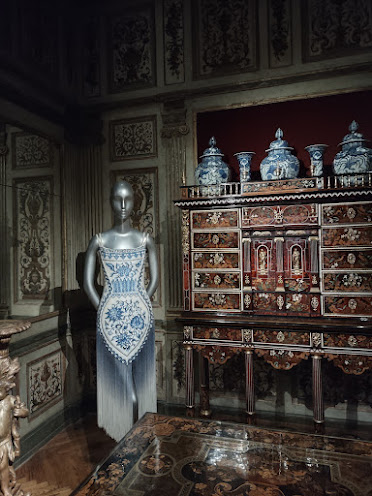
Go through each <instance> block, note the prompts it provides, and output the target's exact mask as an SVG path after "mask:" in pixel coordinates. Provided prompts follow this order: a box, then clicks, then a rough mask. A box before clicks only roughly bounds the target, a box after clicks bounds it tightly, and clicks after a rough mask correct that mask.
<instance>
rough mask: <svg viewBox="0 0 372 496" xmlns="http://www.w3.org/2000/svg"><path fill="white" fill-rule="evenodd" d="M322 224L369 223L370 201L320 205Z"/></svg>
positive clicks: (371, 218)
mask: <svg viewBox="0 0 372 496" xmlns="http://www.w3.org/2000/svg"><path fill="white" fill-rule="evenodd" d="M322 219H323V225H329V224H333V225H334V224H370V223H372V203H343V204H337V203H336V204H331V205H322Z"/></svg>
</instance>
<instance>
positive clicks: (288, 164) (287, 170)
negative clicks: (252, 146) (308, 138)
mask: <svg viewBox="0 0 372 496" xmlns="http://www.w3.org/2000/svg"><path fill="white" fill-rule="evenodd" d="M275 137H276V140H275V141H272V142H271V143H270V148H268V149H267V150H265V151H266V152H268V155H267V157H265V158H264V159H263V160H262V162H261V164H260V172H261V178H262V179H263V181H270V180H272V179H293V178H295V177H297V176H298V173H299V171H300V162H299V161H298V158H297V157H295V156H294V155H292V150H293V148H292V147H290V146H288V142H287V141H286V140H283V131H282V130H281V129H280V128H278V129H277V131H276V133H275Z"/></svg>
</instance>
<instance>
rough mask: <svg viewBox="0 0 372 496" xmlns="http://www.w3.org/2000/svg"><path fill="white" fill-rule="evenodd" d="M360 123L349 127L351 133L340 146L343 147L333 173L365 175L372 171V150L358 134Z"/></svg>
mask: <svg viewBox="0 0 372 496" xmlns="http://www.w3.org/2000/svg"><path fill="white" fill-rule="evenodd" d="M358 127H359V125H358V123H357V122H355V121H353V122H352V123H351V124H350V126H349V131H350V133H349V134H347V135H346V136H344V139H343V140H342V142H341V143H340V144H339V146H341V147H342V149H341V151H340V152H338V153H337V154H336V156H335V158H334V160H333V172H334V173H335V174H336V175H342V174H363V173H364V172H370V171H371V170H372V150H371V149H370V148H367V147H366V146H365V142H366V141H368V140H367V139H365V138H363V135H362V134H361V133H357V130H358Z"/></svg>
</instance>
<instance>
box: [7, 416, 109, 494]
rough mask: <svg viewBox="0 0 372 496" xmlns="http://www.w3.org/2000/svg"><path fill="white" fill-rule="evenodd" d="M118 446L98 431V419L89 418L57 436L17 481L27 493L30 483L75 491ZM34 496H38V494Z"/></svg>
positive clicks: (21, 471) (25, 466) (23, 468)
mask: <svg viewBox="0 0 372 496" xmlns="http://www.w3.org/2000/svg"><path fill="white" fill-rule="evenodd" d="M115 445H116V442H115V441H114V440H113V439H111V438H110V437H108V436H107V434H105V432H104V431H103V430H102V429H99V428H98V426H97V422H96V417H95V416H94V415H89V416H87V417H85V418H83V419H81V420H79V422H77V423H76V424H73V425H70V426H69V427H67V428H66V429H65V430H64V431H62V432H60V433H59V434H57V435H56V436H55V437H54V438H53V439H52V440H51V441H49V443H47V444H46V445H45V446H43V447H42V448H41V449H40V450H39V451H38V452H37V453H35V455H33V457H32V458H31V459H30V460H28V461H27V462H25V463H24V464H23V465H22V466H21V467H19V468H18V469H17V471H16V472H17V480H18V481H19V482H22V488H24V489H26V482H27V481H28V482H30V481H36V482H38V483H45V482H47V483H48V484H49V485H50V486H51V487H52V486H53V487H54V488H55V487H56V488H61V489H64V490H65V489H66V488H69V489H70V490H71V491H72V490H73V489H75V488H76V487H77V486H78V485H79V484H80V483H81V482H83V481H84V479H86V477H87V476H88V475H89V474H90V473H91V472H92V471H93V470H94V468H95V467H96V466H97V465H98V464H99V462H100V461H102V459H103V458H106V456H107V455H108V454H109V453H110V451H111V450H112V449H113V448H114V446H115ZM27 489H28V488H27ZM32 494H33V496H36V493H35V491H33V492H32ZM50 494H55V493H52V492H51V493H50Z"/></svg>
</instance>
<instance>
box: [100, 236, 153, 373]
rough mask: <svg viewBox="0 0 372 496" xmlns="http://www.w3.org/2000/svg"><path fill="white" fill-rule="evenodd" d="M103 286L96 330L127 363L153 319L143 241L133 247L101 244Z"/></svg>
mask: <svg viewBox="0 0 372 496" xmlns="http://www.w3.org/2000/svg"><path fill="white" fill-rule="evenodd" d="M100 256H101V261H102V265H103V271H104V275H105V288H104V292H103V295H102V299H101V303H100V307H99V309H98V331H99V332H100V333H101V335H102V336H103V338H104V341H105V344H106V346H107V348H108V349H109V351H110V352H111V353H112V354H113V355H114V356H115V357H116V358H118V359H119V360H120V361H122V362H124V363H130V362H131V361H132V360H133V359H134V358H135V357H136V356H137V355H138V353H139V352H140V351H141V349H142V347H143V345H144V344H145V342H146V340H147V337H148V334H149V331H150V329H151V326H152V323H153V314H152V308H151V303H150V299H149V297H148V295H147V293H146V291H145V289H144V283H143V277H144V261H145V256H146V248H145V246H144V245H142V246H140V247H139V248H135V249H127V250H123V249H120V250H119V249H111V248H104V247H102V246H100Z"/></svg>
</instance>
